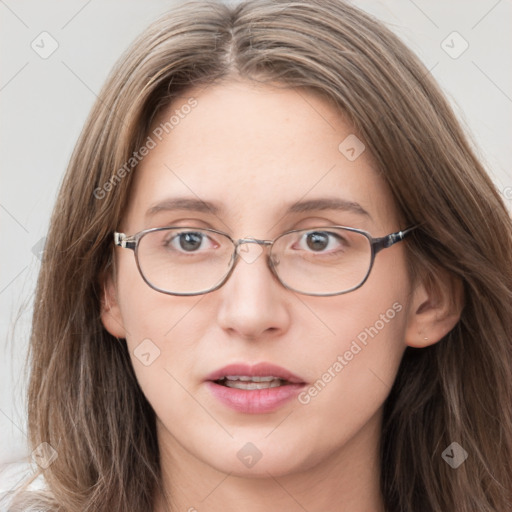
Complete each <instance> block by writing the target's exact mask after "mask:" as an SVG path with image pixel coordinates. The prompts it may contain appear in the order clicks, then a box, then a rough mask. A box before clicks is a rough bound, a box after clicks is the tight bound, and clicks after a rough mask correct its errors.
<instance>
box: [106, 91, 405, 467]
mask: <svg viewBox="0 0 512 512" xmlns="http://www.w3.org/2000/svg"><path fill="white" fill-rule="evenodd" d="M192 97H193V98H194V99H191V98H192ZM185 105H189V107H185ZM171 116H174V117H173V118H172V120H171V121H169V120H170V119H171ZM167 121H169V123H168V124H167V132H168V133H166V131H165V130H163V129H162V128H161V127H162V125H161V123H165V122H167ZM159 127H160V129H159ZM150 136H151V137H152V139H153V141H154V143H155V144H152V143H150V144H149V146H153V145H154V146H155V147H152V148H150V149H149V151H148V154H147V155H146V156H145V157H144V158H143V160H142V161H141V163H140V164H139V166H138V168H137V170H136V171H135V172H136V176H135V177H134V183H133V188H132V195H131V199H130V202H129V205H128V210H127V214H126V216H125V218H124V219H123V222H122V225H121V226H119V228H120V231H123V232H124V233H126V234H129V235H131V234H134V233H136V232H138V231H141V230H143V229H146V228H153V227H163V226H171V225H172V226H193V227H196V228H213V229H217V230H220V231H224V232H227V233H228V234H229V235H230V236H231V237H232V238H234V239H238V238H244V237H254V238H258V239H273V238H275V237H276V236H278V235H279V234H281V233H282V232H284V231H287V230H292V229H301V228H304V229H306V228H312V227H318V226H322V227H324V226H329V225H342V226H349V227H354V228H361V229H363V230H366V231H368V232H369V233H370V234H371V235H373V236H374V237H380V236H384V235H387V234H389V233H392V232H394V231H398V230H400V229H403V228H404V227H406V226H403V225H401V224H400V223H399V220H398V216H397V212H396V210H395V207H394V203H393V200H392V196H391V193H390V191H389V189H388V187H387V185H386V184H385V181H384V180H383V179H382V178H381V177H380V176H379V174H378V172H377V170H376V169H375V168H374V166H373V165H372V160H371V157H370V155H369V151H368V150H364V147H363V146H362V145H361V144H362V143H361V141H358V139H356V138H355V135H354V133H353V129H352V128H351V126H350V125H349V124H347V123H346V122H345V121H344V120H343V119H342V118H341V116H340V114H339V113H337V112H336V111H335V109H334V108H333V106H332V105H330V104H329V103H327V102H326V101H325V100H324V99H321V98H320V97H318V96H316V95H313V94H312V93H309V92H306V91H304V90H301V91H293V90H291V89H277V88H272V87H270V86H256V85H254V84H252V83H249V82H230V83H228V84H221V85H211V86H209V87H207V88H206V89H204V90H200V89H195V90H191V91H189V93H188V94H186V95H183V96H182V97H180V98H178V99H176V100H175V102H174V103H173V105H172V106H171V107H170V108H169V109H168V110H167V111H166V112H165V113H164V114H163V115H162V116H161V117H160V118H159V119H158V120H157V121H155V123H154V126H153V127H152V132H151V133H150ZM347 137H348V139H347ZM160 139H161V140H160ZM351 148H353V150H352V149H351ZM361 151H362V152H361ZM359 153H360V154H359ZM177 198H187V199H189V200H190V201H191V202H192V201H194V202H196V201H199V202H207V203H214V204H215V205H216V206H218V210H217V211H215V213H214V212H213V211H211V210H208V209H204V208H196V209H188V208H187V209H184V208H181V209H180V208H176V209H168V208H166V207H165V206H170V205H169V204H167V205H165V204H164V203H165V202H168V203H169V201H170V200H173V199H177ZM322 199H339V200H342V201H344V203H342V205H341V207H340V208H338V209H323V208H320V207H317V208H314V209H308V208H302V209H300V208H295V209H294V210H293V211H291V212H289V211H288V210H289V208H290V207H291V206H292V205H294V204H296V203H299V202H311V201H313V200H322ZM159 204H163V205H164V207H162V208H156V209H153V213H152V214H148V211H149V210H150V209H151V208H153V207H155V206H156V205H159ZM311 204H312V203H310V205H311ZM343 204H344V205H345V206H344V207H343ZM182 206H183V204H182ZM404 245H405V244H404V243H399V244H396V245H394V246H393V247H391V248H389V249H386V250H384V251H382V252H381V253H379V254H378V256H377V257H376V260H375V264H374V267H373V270H372V272H371V274H370V277H369V278H368V280H367V282H366V283H365V284H364V285H363V286H362V287H361V288H359V289H357V290H355V291H352V292H350V293H347V294H344V295H337V296H329V297H314V296H306V295H301V294H298V293H296V292H294V291H291V290H288V289H286V288H285V287H283V286H282V285H281V284H280V283H279V282H278V281H277V279H276V278H275V277H274V276H273V275H272V273H271V271H270V269H269V267H268V266H267V259H266V255H265V251H268V249H267V248H263V250H262V249H261V246H257V245H255V244H249V245H245V246H242V247H243V250H242V251H241V254H242V257H241V258H240V259H239V261H238V264H237V266H236V268H235V270H234V272H233V273H232V275H231V276H230V278H229V280H228V281H227V282H226V283H225V284H224V286H222V287H221V288H219V289H217V290H215V291H213V292H211V293H207V294H203V295H198V296H188V297H187V296H173V295H166V294H163V293H160V292H158V291H155V290H153V289H152V288H150V287H149V286H148V285H147V284H146V283H145V282H144V281H143V279H142V277H141V275H140V273H139V271H138V269H137V266H136V262H135V258H134V254H133V252H132V251H131V250H126V249H122V248H117V249H116V265H117V276H116V280H115V283H114V286H112V283H111V285H110V287H109V288H108V290H109V293H110V303H111V309H110V310H109V311H106V312H104V313H103V316H102V318H103V322H104V324H105V326H106V327H107V329H108V330H109V331H110V332H112V333H113V334H115V335H116V336H118V337H123V338H126V343H127V346H128V349H129V352H130V356H131V358H132V362H133V367H134V369H135V373H136V375H137V379H138V381H139V383H140V386H141V388H142V390H143V392H144V393H145V395H146V397H147V399H148V400H149V402H150V403H151V405H152V407H153V408H154V410H155V413H156V416H157V425H158V427H157V428H158V437H159V443H160V445H161V447H162V449H163V451H164V452H166V453H168V454H169V456H170V457H174V458H176V459H177V460H179V458H180V457H182V458H183V457H187V458H189V459H190V460H194V461H195V462H196V463H197V464H198V465H207V466H209V467H211V468H214V469H217V470H220V471H222V472H225V473H232V474H239V475H255V476H264V475H266V474H267V472H268V473H270V474H272V475H274V476H277V475H283V474H290V473H294V472H298V471H303V470H307V469H309V468H312V467H313V466H315V465H317V464H318V463H320V462H324V461H326V460H327V459H328V458H331V457H333V456H334V457H336V456H340V457H341V456H342V455H349V454H350V455H351V456H353V457H356V458H357V457H359V458H360V460H365V458H368V457H369V456H370V455H369V454H368V453H367V452H368V450H373V449H374V448H375V445H373V446H372V444H371V443H369V442H368V440H369V439H373V440H375V439H377V438H378V436H379V428H380V418H381V409H382V405H383V402H384V400H385V399H386V397H387V395H388V393H389V391H390V388H391V386H392V383H393V381H394V379H395V375H396V372H397V369H398V366H399V362H400V359H401V356H402V354H403V351H404V349H405V342H404V336H405V330H406V327H407V315H408V314H409V313H408V307H407V303H408V296H409V294H410V283H409V280H408V276H407V273H406V264H405V252H404ZM211 248H212V249H214V247H211ZM305 278H306V279H309V280H315V275H307V276H305ZM114 289H115V292H114V291H113V290H114ZM228 365H242V367H239V368H231V369H229V368H226V367H227V366H228ZM256 365H259V366H256ZM265 365H275V366H278V367H280V369H279V368H269V367H268V366H267V367H265ZM255 367H256V368H255ZM258 370H259V371H258ZM286 372H287V373H286ZM251 373H252V374H253V375H254V373H256V375H257V376H259V377H262V376H263V377H264V376H268V377H276V376H277V377H286V376H288V382H282V381H277V382H273V384H272V385H276V387H271V388H268V389H266V390H265V389H263V390H261V389H239V388H240V387H242V388H243V387H246V388H247V387H251V386H252V387H256V388H258V387H263V386H268V385H270V384H269V383H268V382H267V383H261V382H260V383H255V384H254V383H253V384H251V385H249V384H247V381H246V382H245V384H244V383H243V382H242V383H240V381H237V382H236V383H235V384H231V385H233V386H235V388H233V387H228V386H226V385H225V383H224V384H222V383H214V382H212V380H211V379H212V378H213V376H215V377H217V376H218V375H223V374H227V375H231V376H237V375H242V376H244V375H247V376H248V377H251ZM214 374H215V375H214ZM287 374H288V375H287ZM289 374H293V376H295V378H291V377H290V375H289ZM232 380H233V379H232ZM234 380H236V379H234ZM253 380H254V379H251V381H250V382H252V381H253ZM256 380H258V379H256ZM259 380H261V379H259ZM263 380H264V381H265V380H266V379H263ZM290 381H294V382H295V384H290ZM277 384H281V385H279V386H278V385H277ZM372 455H374V453H373V452H372ZM340 460H341V459H340Z"/></svg>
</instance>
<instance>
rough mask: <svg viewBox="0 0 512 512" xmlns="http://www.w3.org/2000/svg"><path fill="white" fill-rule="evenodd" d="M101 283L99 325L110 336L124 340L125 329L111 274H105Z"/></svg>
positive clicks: (109, 272)
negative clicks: (101, 294) (100, 324)
mask: <svg viewBox="0 0 512 512" xmlns="http://www.w3.org/2000/svg"><path fill="white" fill-rule="evenodd" d="M110 270H112V268H111V269H110ZM101 282H102V290H103V297H102V300H101V314H100V318H101V323H102V324H103V327H105V329H106V330H107V331H108V332H109V333H110V334H112V336H114V337H116V338H126V329H125V328H124V323H123V317H122V315H121V308H120V307H119V302H118V300H117V290H116V286H115V283H114V277H113V275H112V272H111V271H108V272H106V273H105V274H104V277H103V278H102V280H101Z"/></svg>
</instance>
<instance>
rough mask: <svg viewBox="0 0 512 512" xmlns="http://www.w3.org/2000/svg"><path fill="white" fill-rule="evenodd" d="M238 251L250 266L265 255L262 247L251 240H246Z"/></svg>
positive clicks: (239, 246)
mask: <svg viewBox="0 0 512 512" xmlns="http://www.w3.org/2000/svg"><path fill="white" fill-rule="evenodd" d="M236 250H237V253H238V255H239V256H240V258H242V259H243V260H244V261H245V262H246V263H249V264H250V263H254V262H255V261H256V260H257V259H258V258H259V257H260V256H261V255H262V254H263V247H262V245H261V244H259V243H258V242H256V241H255V239H251V238H244V239H243V242H242V243H240V244H239V245H238V247H237V249H236Z"/></svg>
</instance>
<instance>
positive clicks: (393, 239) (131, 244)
mask: <svg viewBox="0 0 512 512" xmlns="http://www.w3.org/2000/svg"><path fill="white" fill-rule="evenodd" d="M417 227H418V226H417V225H416V226H410V227H408V228H406V229H404V230H401V231H396V232H394V233H390V234H389V235H386V236H382V237H378V238H374V237H373V236H372V235H370V233H368V232H367V231H364V230H362V229H357V228H351V227H348V226H322V227H312V228H302V229H292V230H289V231H285V232H284V233H281V234H280V235H279V236H277V237H276V238H274V239H273V240H260V239H258V238H239V239H237V240H234V239H233V238H231V236H229V235H228V234H227V233H225V232H223V231H218V230H216V229H212V228H198V227H197V226H195V227H191V226H166V227H161V228H149V229H144V230H142V231H139V232H138V233H135V234H133V235H126V234H125V233H120V232H118V231H115V232H114V244H115V246H118V247H122V248H123V249H131V250H132V251H133V252H134V255H135V263H136V264H137V268H138V270H139V273H140V275H141V276H142V279H143V280H144V281H145V283H146V284H147V285H148V286H149V287H150V288H152V289H153V290H155V291H157V292H161V293H165V294H166V295H177V296H194V295H204V294H206V293H210V292H213V291H215V290H218V289H219V288H220V287H221V286H223V285H224V284H226V282H227V280H228V279H229V277H230V276H231V274H232V273H233V271H234V270H235V267H236V265H237V263H238V261H239V259H240V254H239V252H238V247H239V246H240V245H242V244H258V245H262V246H265V247H270V250H269V253H268V254H267V265H268V267H269V268H270V271H271V272H272V274H273V275H274V276H275V277H276V279H277V280H278V281H279V283H281V285H282V286H284V287H285V288H286V289H288V290H291V291H294V292H296V293H300V294H301V295H309V296H313V297H332V296H335V295H344V294H346V293H350V292H352V291H354V290H357V289H358V288H361V286H363V285H364V283H366V281H367V280H368V277H369V276H370V273H371V271H372V268H373V264H374V262H375V257H376V256H377V254H378V253H379V252H381V251H382V250H384V249H387V248H389V247H392V246H393V245H395V244H396V243H398V242H401V241H402V240H404V239H405V238H406V237H407V236H408V235H409V234H410V233H412V231H414V230H415V229H416V228H417ZM332 228H338V229H344V230H347V231H352V232H354V233H359V234H361V235H363V236H365V237H366V238H367V239H368V241H369V243H370V247H371V259H370V265H369V267H368V272H367V273H366V275H365V277H364V279H363V280H362V281H361V282H360V283H359V284H358V285H356V286H354V287H352V288H350V289H348V290H344V291H341V292H336V293H307V292H302V291H300V290H296V289H295V288H292V287H291V286H288V285H287V284H286V283H284V282H283V281H282V280H281V278H280V277H279V275H278V273H277V270H276V268H275V266H274V264H273V261H272V247H273V245H274V243H275V242H276V241H277V240H279V239H280V238H281V237H283V236H286V235H288V234H290V233H297V232H299V231H327V230H329V229H332ZM171 229H190V230H192V231H207V232H211V233H216V234H218V235H223V236H225V237H226V238H228V239H229V240H230V241H231V243H232V244H233V254H232V256H231V260H230V268H229V270H228V272H227V274H226V275H225V276H224V278H223V279H222V280H221V281H220V282H219V283H218V284H217V285H215V286H214V287H213V288H209V289H208V290H206V291H200V292H188V293H180V292H170V291H168V290H164V289H163V288H159V287H158V286H155V285H154V284H152V283H151V282H150V281H149V280H148V279H147V278H146V276H145V275H144V272H143V271H142V269H141V266H140V264H139V256H138V248H139V242H140V240H141V239H142V238H143V237H144V236H145V235H147V234H148V233H153V232H155V231H165V230H171Z"/></svg>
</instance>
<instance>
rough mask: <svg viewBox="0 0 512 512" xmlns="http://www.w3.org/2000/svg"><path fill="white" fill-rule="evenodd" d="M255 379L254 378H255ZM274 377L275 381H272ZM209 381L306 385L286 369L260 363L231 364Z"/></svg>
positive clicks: (207, 378) (209, 378) (209, 376)
mask: <svg viewBox="0 0 512 512" xmlns="http://www.w3.org/2000/svg"><path fill="white" fill-rule="evenodd" d="M253 377H254V378H253ZM270 377H272V378H273V379H270ZM205 380H207V381H212V382H218V383H219V384H225V382H226V381H228V380H229V381H232V382H233V381H241V382H244V381H245V382H250V381H252V382H254V383H258V382H265V381H272V380H280V381H282V382H283V384H305V382H304V380H303V379H301V378H300V377H298V376H297V375H295V374H293V373H291V372H289V371H288V370H286V369H285V368H282V367H280V366H277V365H274V364H270V363H258V364H256V365H252V366H251V365H248V364H231V365H228V366H224V367H223V368H220V369H219V370H216V371H214V372H213V373H211V374H210V375H208V376H207V377H206V379H205Z"/></svg>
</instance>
